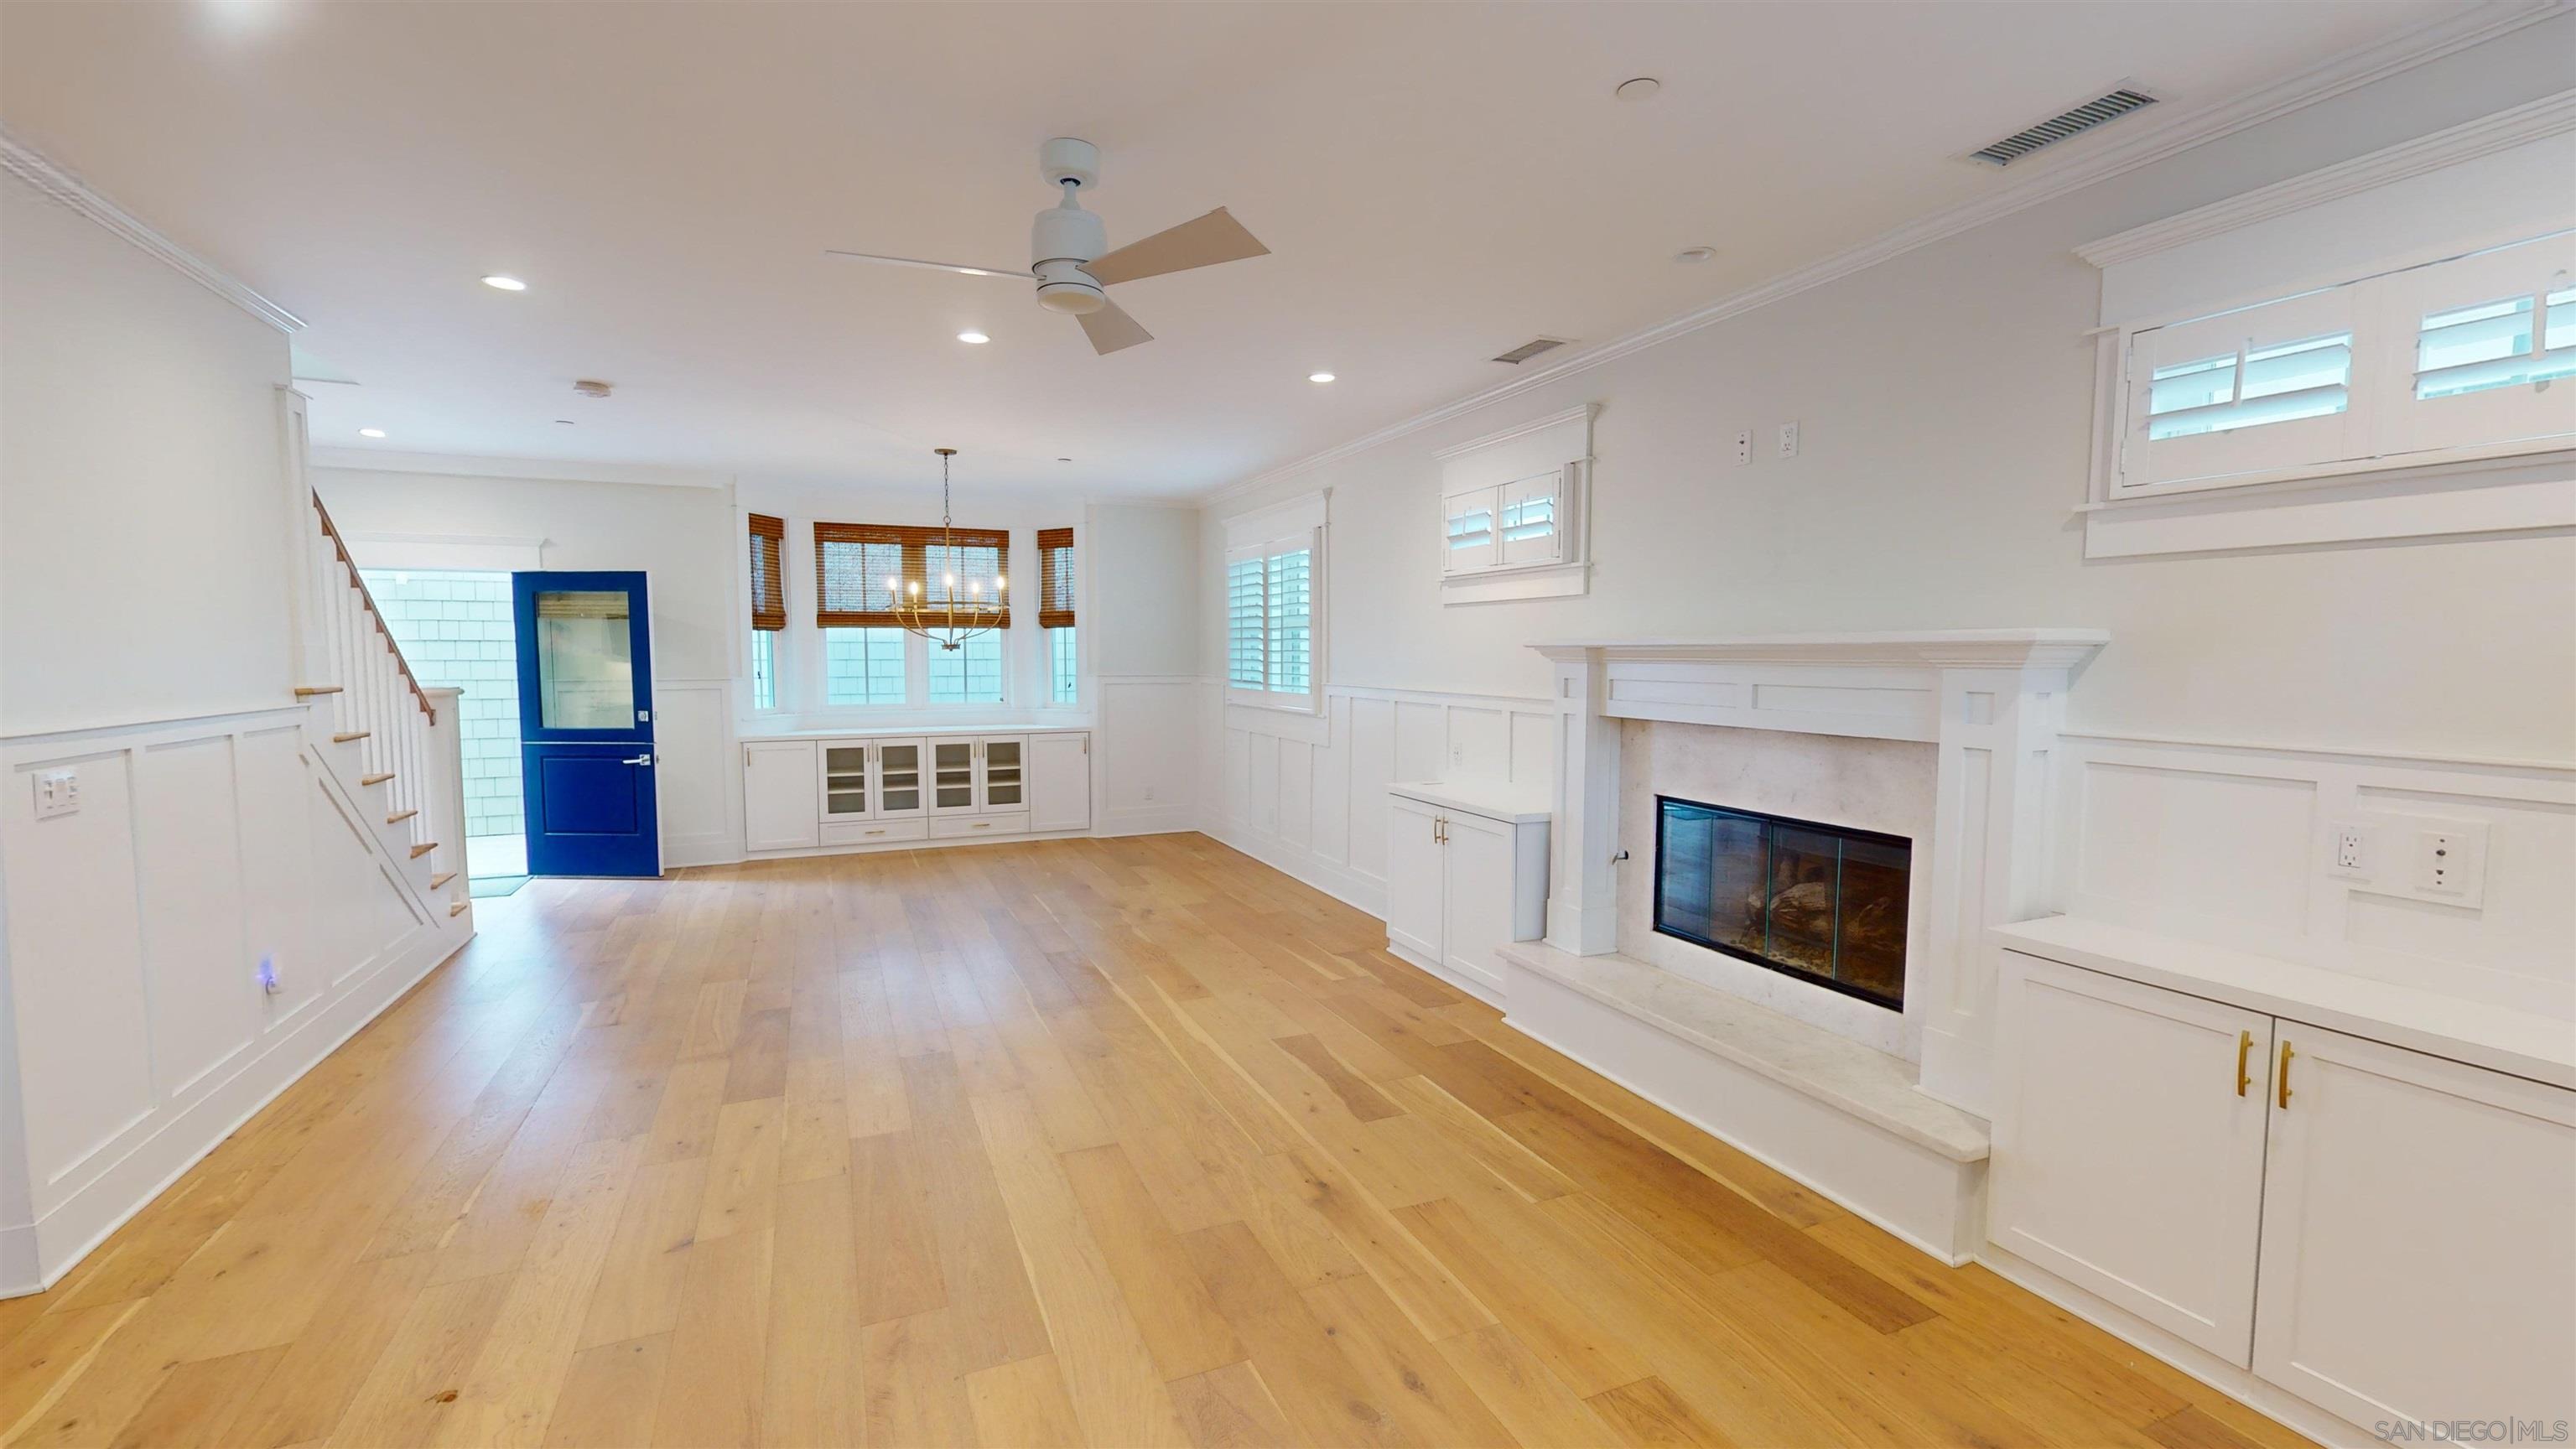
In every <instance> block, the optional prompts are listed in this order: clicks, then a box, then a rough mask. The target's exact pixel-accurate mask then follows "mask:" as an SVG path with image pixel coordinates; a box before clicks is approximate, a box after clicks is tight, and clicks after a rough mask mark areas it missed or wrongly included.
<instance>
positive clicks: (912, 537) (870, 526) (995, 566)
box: [814, 523, 1011, 629]
mask: <svg viewBox="0 0 2576 1449" xmlns="http://www.w3.org/2000/svg"><path fill="white" fill-rule="evenodd" d="M950 544H954V545H955V549H956V557H955V558H954V559H951V558H950V557H949V556H948V548H947V546H948V545H950ZM1010 568H1011V535H1010V534H1009V533H1007V532H1005V531H1003V530H1001V529H996V528H957V529H948V530H944V531H943V530H941V529H937V528H913V527H904V526H898V525H894V524H880V523H817V524H815V525H814V599H815V609H814V622H815V623H816V624H817V625H819V626H821V627H823V628H826V629H868V628H883V627H890V626H900V625H901V624H902V623H903V620H901V619H900V618H898V617H896V615H895V612H894V599H895V594H894V591H893V590H890V589H888V588H887V587H886V584H887V581H888V580H892V581H894V582H895V583H896V584H897V585H898V586H899V587H900V588H901V590H902V593H903V597H905V598H907V599H909V598H911V597H913V589H914V586H915V585H919V586H920V591H921V592H920V596H921V599H922V601H923V602H924V603H925V604H927V605H934V606H935V605H938V604H943V603H945V602H947V597H948V595H947V589H946V587H945V581H946V580H947V578H948V577H949V576H950V575H951V574H956V575H958V576H959V584H958V589H957V599H958V602H960V603H965V602H969V601H971V600H973V599H975V598H978V597H983V596H982V595H977V594H972V593H969V592H968V590H967V588H966V581H967V580H970V579H972V580H985V579H991V578H994V577H996V576H999V577H1001V578H1003V579H1004V580H1006V581H1007V580H1008V578H1009V577H1010ZM1009 597H1010V595H1009V591H1008V590H1007V589H1005V590H1004V591H1003V600H1004V607H1003V610H1002V615H1001V618H1000V619H998V620H996V621H995V622H997V623H998V624H1000V625H1001V626H1002V627H1004V628H1008V627H1010V623H1011V615H1010V609H1009Z"/></svg>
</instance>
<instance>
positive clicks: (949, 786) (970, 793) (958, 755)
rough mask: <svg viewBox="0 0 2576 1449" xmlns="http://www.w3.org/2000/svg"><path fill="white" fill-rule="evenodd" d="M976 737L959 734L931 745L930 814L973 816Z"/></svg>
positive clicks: (975, 794)
mask: <svg viewBox="0 0 2576 1449" xmlns="http://www.w3.org/2000/svg"><path fill="white" fill-rule="evenodd" d="M977 754H978V751H977V750H976V748H975V737H974V736H972V735H958V736H955V737H953V738H949V739H934V740H932V741H931V742H930V813H931V814H933V815H972V814H974V813H975V812H976V810H977V809H979V808H981V807H980V806H979V805H978V804H977V800H976V796H977V793H978V792H977V791H976V789H975V774H976V770H975V766H976V763H977V761H976V756H977Z"/></svg>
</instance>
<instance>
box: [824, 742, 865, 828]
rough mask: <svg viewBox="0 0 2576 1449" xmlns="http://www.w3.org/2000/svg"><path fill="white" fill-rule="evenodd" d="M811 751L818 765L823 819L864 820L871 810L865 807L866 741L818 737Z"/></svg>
mask: <svg viewBox="0 0 2576 1449" xmlns="http://www.w3.org/2000/svg"><path fill="white" fill-rule="evenodd" d="M814 754H815V763H816V764H817V765H818V766H819V767H820V783H821V786H822V791H823V822H824V823H825V824H827V825H828V824H831V823H832V822H834V821H848V820H865V819H867V818H868V817H869V816H870V815H871V814H873V813H874V812H873V811H871V810H870V809H869V808H868V801H869V798H870V794H871V792H870V791H869V789H868V742H867V741H865V740H851V741H849V742H847V743H839V742H836V741H832V740H820V741H817V742H816V744H815V748H814Z"/></svg>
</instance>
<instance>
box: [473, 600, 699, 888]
mask: <svg viewBox="0 0 2576 1449" xmlns="http://www.w3.org/2000/svg"><path fill="white" fill-rule="evenodd" d="M510 592H511V597H512V601H513V604H514V606H515V612H516V616H517V619H518V626H519V739H520V741H521V743H520V746H519V750H520V757H521V764H522V765H523V766H524V770H523V775H524V778H525V780H526V789H527V801H528V873H529V874H531V875H660V874H661V873H662V845H661V838H660V834H659V830H658V826H657V817H656V815H655V811H654V799H653V774H654V771H653V766H654V763H655V757H654V753H653V650H652V636H651V633H650V626H649V624H648V622H647V621H648V619H649V617H650V611H649V610H648V609H647V607H646V605H645V597H644V575H643V574H641V573H634V572H623V571H620V572H614V573H564V572H545V573H522V574H512V575H511V576H510Z"/></svg>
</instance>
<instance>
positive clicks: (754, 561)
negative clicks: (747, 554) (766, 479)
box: [751, 513, 787, 629]
mask: <svg viewBox="0 0 2576 1449" xmlns="http://www.w3.org/2000/svg"><path fill="white" fill-rule="evenodd" d="M786 542H787V520H785V519H783V518H772V517H770V516H769V515H768V514H766V513H755V514H753V515H751V627H753V628H755V629H784V628H786V627H787V576H786V574H785V573H784V572H782V571H781V568H780V565H781V564H782V563H783V562H784V560H783V559H782V558H781V557H780V553H781V550H782V549H783V548H784V547H785V545H786Z"/></svg>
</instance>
